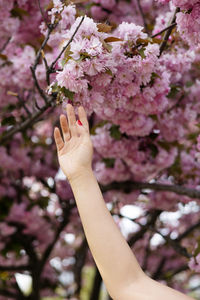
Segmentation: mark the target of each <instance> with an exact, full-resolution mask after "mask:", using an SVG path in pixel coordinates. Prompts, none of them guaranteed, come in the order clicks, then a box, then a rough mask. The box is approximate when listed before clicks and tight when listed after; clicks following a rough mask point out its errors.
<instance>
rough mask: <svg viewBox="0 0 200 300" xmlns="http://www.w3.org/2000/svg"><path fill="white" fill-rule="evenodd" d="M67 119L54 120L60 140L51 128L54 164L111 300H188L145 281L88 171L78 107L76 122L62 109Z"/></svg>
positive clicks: (85, 128)
mask: <svg viewBox="0 0 200 300" xmlns="http://www.w3.org/2000/svg"><path fill="white" fill-rule="evenodd" d="M66 111H67V117H66V116H65V115H64V114H62V115H61V116H60V125H61V130H62V136H63V137H62V136H61V132H60V129H59V128H58V127H55V128H54V139H55V142H56V147H57V154H58V161H59V164H60V167H61V169H62V171H63V172H64V174H65V175H66V177H67V179H68V181H69V183H70V185H71V188H72V191H73V194H74V197H75V200H76V204H77V208H78V211H79V215H80V218H81V221H82V225H83V229H84V232H85V235H86V238H87V241H88V245H89V247H90V250H91V253H92V255H93V258H94V260H95V262H96V265H97V267H98V269H99V272H100V273H101V276H102V278H103V281H104V283H105V285H106V288H107V290H108V292H109V294H110V296H111V297H112V298H113V299H114V300H160V299H162V300H169V299H170V300H191V299H193V298H191V297H188V296H186V295H184V294H182V293H180V292H178V291H176V290H174V289H172V288H170V287H167V286H165V285H163V284H161V283H159V282H157V281H155V280H153V279H151V278H150V277H148V276H147V275H146V274H145V273H144V272H143V270H142V269H141V267H140V265H139V264H138V262H137V260H136V258H135V256H134V254H133V252H132V250H131V249H130V247H129V245H128V244H127V242H126V240H125V238H124V237H123V235H122V233H121V232H120V230H119V229H118V227H117V225H116V223H115V221H114V220H113V218H112V216H111V214H110V212H109V210H108V208H107V206H106V204H105V202H104V199H103V196H102V193H101V190H100V188H99V185H98V182H97V180H96V177H95V175H94V173H93V171H92V156H93V146H92V142H91V139H90V133H89V125H88V120H87V115H86V112H85V110H84V108H83V107H82V106H80V107H79V108H78V117H79V120H80V121H81V123H82V126H81V125H79V124H78V121H77V120H76V116H75V112H74V108H73V106H72V105H71V104H67V108H66Z"/></svg>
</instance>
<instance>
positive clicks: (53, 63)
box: [50, 16, 85, 71]
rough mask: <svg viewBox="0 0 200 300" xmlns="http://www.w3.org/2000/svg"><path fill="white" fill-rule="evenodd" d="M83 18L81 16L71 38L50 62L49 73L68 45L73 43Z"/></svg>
mask: <svg viewBox="0 0 200 300" xmlns="http://www.w3.org/2000/svg"><path fill="white" fill-rule="evenodd" d="M84 18H85V16H83V17H82V18H81V21H80V23H79V25H78V26H77V28H76V30H75V31H74V33H73V35H72V36H71V38H70V40H69V41H68V43H67V44H66V46H65V47H63V49H62V51H61V52H60V54H59V55H58V57H57V58H56V59H55V60H54V61H53V62H52V64H51V66H50V71H53V70H54V66H55V64H56V63H57V61H58V60H59V58H60V57H61V56H62V54H63V52H65V50H66V49H67V47H68V46H69V44H70V43H71V42H72V41H73V39H74V37H75V35H76V33H77V31H78V30H79V28H80V26H81V24H82V23H83V20H84Z"/></svg>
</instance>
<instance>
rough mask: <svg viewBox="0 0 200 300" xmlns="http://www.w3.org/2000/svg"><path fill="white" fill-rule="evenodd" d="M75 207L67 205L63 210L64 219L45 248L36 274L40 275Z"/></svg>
mask: <svg viewBox="0 0 200 300" xmlns="http://www.w3.org/2000/svg"><path fill="white" fill-rule="evenodd" d="M74 207H75V204H69V205H68V206H67V207H66V208H65V210H64V213H63V215H64V219H63V221H62V222H61V223H60V226H59V227H58V229H57V231H56V233H55V236H54V239H53V240H52V242H51V243H50V244H49V245H48V246H47V248H46V250H45V251H44V253H43V256H42V258H41V260H40V263H39V270H38V274H41V272H42V270H43V268H44V265H45V263H46V261H47V260H48V258H49V255H50V254H51V251H52V250H53V248H54V246H55V244H56V242H57V240H58V238H59V236H60V233H61V232H62V230H63V229H64V228H65V226H66V225H67V222H68V221H69V217H70V212H71V210H72V209H73V208H74Z"/></svg>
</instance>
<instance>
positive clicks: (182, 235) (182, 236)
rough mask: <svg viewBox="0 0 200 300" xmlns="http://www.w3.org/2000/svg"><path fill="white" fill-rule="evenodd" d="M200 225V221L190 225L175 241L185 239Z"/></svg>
mask: <svg viewBox="0 0 200 300" xmlns="http://www.w3.org/2000/svg"><path fill="white" fill-rule="evenodd" d="M198 227H200V221H198V222H197V223H196V224H194V225H192V226H190V227H189V228H188V229H186V230H185V231H184V232H183V233H182V234H180V235H179V236H178V237H177V238H176V239H175V241H177V242H180V241H181V240H182V239H184V238H185V237H186V236H187V235H188V234H190V233H191V232H192V231H193V230H195V229H197V228H198Z"/></svg>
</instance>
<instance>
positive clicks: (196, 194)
mask: <svg viewBox="0 0 200 300" xmlns="http://www.w3.org/2000/svg"><path fill="white" fill-rule="evenodd" d="M100 187H101V190H102V192H104V193H105V192H107V191H110V190H122V191H124V192H125V193H130V192H131V191H133V190H142V189H150V190H156V191H168V192H174V193H176V194H178V195H184V196H188V197H190V198H196V199H199V198H200V191H199V190H195V189H191V188H187V187H184V186H181V185H169V184H160V183H148V182H137V181H123V182H112V183H111V184H108V185H106V186H104V185H100Z"/></svg>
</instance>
